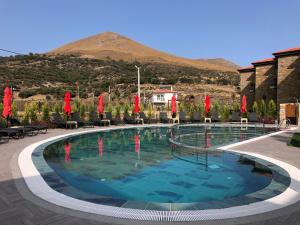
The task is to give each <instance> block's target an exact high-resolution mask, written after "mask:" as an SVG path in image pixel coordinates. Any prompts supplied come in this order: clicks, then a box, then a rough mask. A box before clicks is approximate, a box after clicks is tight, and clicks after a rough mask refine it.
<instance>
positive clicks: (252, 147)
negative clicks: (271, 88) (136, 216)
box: [0, 128, 300, 225]
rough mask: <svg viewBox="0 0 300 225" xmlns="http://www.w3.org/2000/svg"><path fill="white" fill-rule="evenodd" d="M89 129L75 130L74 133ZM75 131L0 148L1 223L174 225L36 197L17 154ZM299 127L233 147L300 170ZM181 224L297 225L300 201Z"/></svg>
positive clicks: (55, 132)
mask: <svg viewBox="0 0 300 225" xmlns="http://www.w3.org/2000/svg"><path fill="white" fill-rule="evenodd" d="M82 130H92V129H89V128H86V129H77V130H76V131H82ZM74 131H75V130H63V129H52V130H49V131H48V133H47V134H40V135H38V136H34V137H26V138H24V139H21V140H10V141H9V143H7V144H1V145H0V154H1V157H0V224H1V225H2V224H3V225H6V224H7V225H8V224H9V225H12V224H13V225H14V224H24V225H30V224H45V225H46V224H57V225H63V224H78V225H79V224H173V223H174V222H153V221H134V220H126V219H117V218H111V217H106V216H99V215H93V214H88V213H83V212H78V211H75V210H71V209H67V208H63V207H59V206H56V205H54V204H51V203H48V202H46V201H44V200H42V199H40V198H38V197H36V196H35V195H33V194H32V193H31V192H30V191H29V189H28V188H27V186H26V184H25V181H24V179H23V178H22V175H21V172H20V170H19V167H18V156H19V153H20V152H21V151H22V150H23V149H24V148H25V147H26V146H28V145H30V144H32V143H34V142H37V141H41V140H44V139H46V138H49V137H53V136H57V135H61V134H67V133H73V132H74ZM294 132H300V128H297V129H296V130H293V131H287V132H285V133H281V134H278V135H275V136H271V137H267V138H264V139H261V140H258V141H255V142H251V143H247V144H244V145H240V146H237V147H234V148H233V149H237V150H242V151H245V152H252V153H259V154H262V155H265V156H269V157H272V158H275V159H279V160H281V161H284V162H287V163H289V164H291V165H293V166H295V167H298V168H300V148H296V147H290V146H288V145H287V141H288V140H289V138H290V137H291V136H292V134H293V133H294ZM176 223H180V224H207V225H210V224H211V225H217V224H222V225H227V224H228V225H237V224H239V225H269V224H270V225H282V224H284V225H300V202H298V203H296V204H294V205H291V206H288V207H286V208H282V209H280V210H276V211H272V212H269V213H263V214H258V215H255V216H248V217H241V218H235V219H226V220H217V221H199V222H176Z"/></svg>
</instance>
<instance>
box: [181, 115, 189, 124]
mask: <svg viewBox="0 0 300 225" xmlns="http://www.w3.org/2000/svg"><path fill="white" fill-rule="evenodd" d="M188 121H189V120H188V119H187V118H186V116H185V112H179V123H187V122H188Z"/></svg>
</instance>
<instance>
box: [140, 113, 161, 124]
mask: <svg viewBox="0 0 300 225" xmlns="http://www.w3.org/2000/svg"><path fill="white" fill-rule="evenodd" d="M139 115H140V118H141V119H143V121H144V123H148V124H149V123H157V119H155V118H149V117H147V116H146V115H145V113H144V112H140V113H139Z"/></svg>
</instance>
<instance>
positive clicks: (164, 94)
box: [152, 87, 178, 106]
mask: <svg viewBox="0 0 300 225" xmlns="http://www.w3.org/2000/svg"><path fill="white" fill-rule="evenodd" d="M173 95H175V97H176V99H177V97H178V95H177V91H173V88H172V87H171V89H170V90H168V89H157V90H154V91H153V92H152V103H153V104H154V105H156V106H165V105H168V104H170V103H171V99H172V96H173Z"/></svg>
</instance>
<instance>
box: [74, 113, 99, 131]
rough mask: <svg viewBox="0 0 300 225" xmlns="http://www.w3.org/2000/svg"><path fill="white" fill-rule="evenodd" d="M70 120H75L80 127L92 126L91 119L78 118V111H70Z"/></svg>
mask: <svg viewBox="0 0 300 225" xmlns="http://www.w3.org/2000/svg"><path fill="white" fill-rule="evenodd" d="M71 121H76V122H77V124H78V126H80V127H94V123H93V122H91V121H85V120H83V119H81V118H80V115H79V112H75V113H72V115H71Z"/></svg>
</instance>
